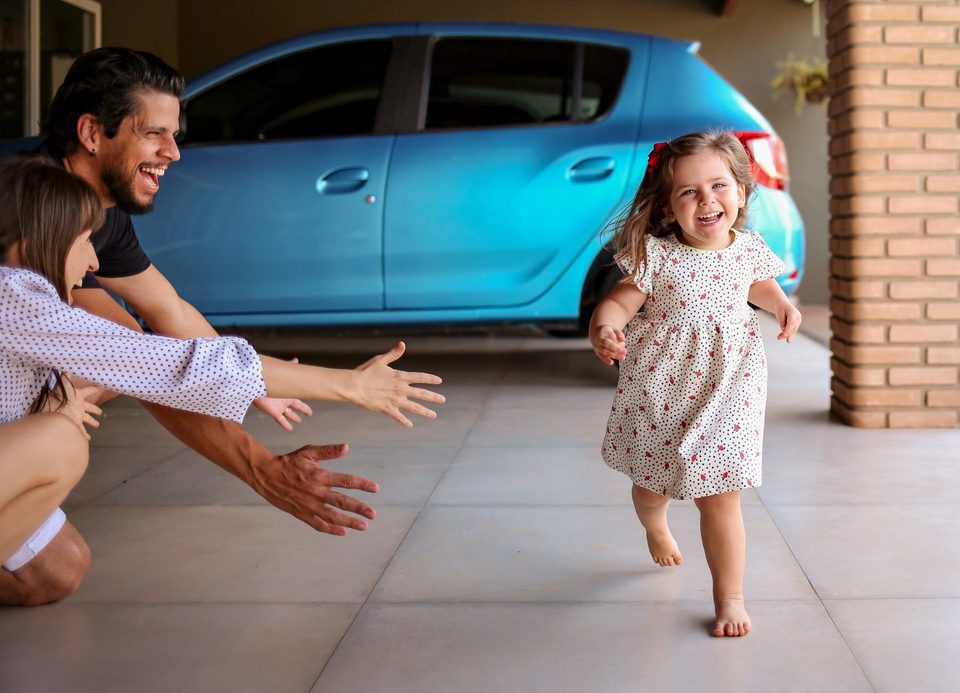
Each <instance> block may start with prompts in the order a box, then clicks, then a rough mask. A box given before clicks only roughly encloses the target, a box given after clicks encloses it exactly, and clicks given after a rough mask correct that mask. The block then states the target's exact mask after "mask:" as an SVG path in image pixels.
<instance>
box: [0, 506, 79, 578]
mask: <svg viewBox="0 0 960 693" xmlns="http://www.w3.org/2000/svg"><path fill="white" fill-rule="evenodd" d="M66 521H67V516H66V515H65V514H64V512H63V511H62V510H61V509H60V508H57V509H56V510H54V511H53V514H52V515H51V516H50V517H48V518H47V519H46V521H45V522H44V523H43V524H42V525H40V529H38V530H37V531H36V532H34V533H33V536H32V537H30V538H29V539H27V540H26V541H25V542H24V544H23V546H21V547H20V548H19V549H17V550H16V551H15V552H14V554H13V555H12V556H10V558H8V559H7V560H6V562H5V563H4V564H3V567H4V568H6V569H7V570H9V571H10V572H11V573H12V572H13V571H14V570H17V569H18V568H22V567H23V566H25V565H26V564H27V563H29V562H30V561H32V560H33V559H34V558H36V557H37V554H38V553H40V552H41V551H43V550H44V548H46V546H47V544H49V543H50V542H51V541H53V538H54V537H55V536H57V533H58V532H59V531H60V530H61V529H62V528H63V523H64V522H66Z"/></svg>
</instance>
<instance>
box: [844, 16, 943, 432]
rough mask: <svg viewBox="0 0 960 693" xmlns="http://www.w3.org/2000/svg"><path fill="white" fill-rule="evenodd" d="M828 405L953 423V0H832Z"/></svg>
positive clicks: (856, 415)
mask: <svg viewBox="0 0 960 693" xmlns="http://www.w3.org/2000/svg"><path fill="white" fill-rule="evenodd" d="M826 9H827V17H828V27H827V55H828V58H829V61H830V74H831V83H832V84H831V100H830V105H829V109H830V110H829V113H830V125H829V128H830V130H829V133H830V175H831V180H830V251H831V254H832V259H831V261H830V292H831V301H830V309H831V313H832V318H831V321H830V325H831V329H832V332H833V338H832V340H831V348H832V351H833V358H832V361H831V363H832V370H833V378H832V389H833V397H832V400H831V409H832V411H833V412H834V414H835V415H836V416H838V417H839V418H840V419H841V420H842V421H844V422H846V423H849V424H851V425H854V426H863V427H873V428H882V427H891V428H900V427H952V426H957V425H958V424H960V216H958V214H960V203H958V200H960V120H958V116H960V35H958V32H960V0H914V1H912V2H893V1H891V2H886V1H878V0H828V1H827V3H826Z"/></svg>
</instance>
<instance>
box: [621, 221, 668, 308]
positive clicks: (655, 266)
mask: <svg viewBox="0 0 960 693" xmlns="http://www.w3.org/2000/svg"><path fill="white" fill-rule="evenodd" d="M644 247H645V249H646V255H647V256H646V258H644V260H643V261H642V262H640V263H638V264H639V266H637V263H635V262H634V259H633V258H631V257H629V256H628V255H626V254H625V253H620V254H619V255H617V256H616V257H615V258H614V259H615V260H616V262H617V265H618V266H619V267H620V269H621V270H622V271H623V273H624V274H625V275H627V276H628V277H630V278H631V279H632V281H633V283H634V284H635V285H636V287H637V288H638V289H640V291H642V292H643V293H645V294H647V295H648V296H652V295H653V285H654V282H653V278H654V276H655V275H656V273H657V270H659V268H660V265H661V264H663V257H664V253H663V248H662V247H661V246H660V243H659V242H658V240H657V239H656V238H655V237H653V236H647V237H646V239H645V244H644Z"/></svg>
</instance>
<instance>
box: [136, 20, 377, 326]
mask: <svg viewBox="0 0 960 693" xmlns="http://www.w3.org/2000/svg"><path fill="white" fill-rule="evenodd" d="M391 52H392V41H391V40H390V39H377V40H364V41H349V42H345V43H336V44H332V45H324V46H319V47H314V48H310V49H308V50H299V51H297V52H294V53H292V54H287V55H282V56H280V57H277V58H275V59H272V60H267V61H265V62H260V63H258V64H257V65H255V66H254V67H252V68H250V69H246V70H241V71H239V73H238V74H234V75H232V76H230V77H228V78H226V79H223V80H221V81H219V82H218V83H216V84H215V85H214V86H211V87H209V88H207V89H204V90H203V91H201V92H200V93H197V94H194V95H191V96H190V97H189V98H188V99H187V100H186V102H185V116H186V117H185V120H186V140H185V142H184V144H183V145H182V147H181V160H180V161H179V162H177V163H175V164H173V165H172V166H171V167H170V170H169V172H168V173H167V175H166V176H165V177H164V178H163V182H162V189H161V192H160V194H159V196H158V199H157V208H156V211H155V212H154V213H152V214H148V215H146V216H144V217H142V218H140V219H138V220H137V226H138V229H139V233H140V236H141V239H142V242H143V244H144V245H145V247H146V248H147V251H148V253H149V255H150V257H151V259H152V260H153V262H154V263H155V264H156V265H157V266H158V267H159V268H160V269H161V271H163V272H164V273H165V274H167V276H168V277H169V278H170V280H171V282H172V283H173V285H174V286H176V287H177V289H178V291H180V293H181V294H182V295H183V296H184V297H185V298H187V299H188V300H189V301H191V302H192V303H193V304H194V305H196V306H197V308H198V309H199V310H201V311H202V312H204V313H206V314H207V315H208V316H210V317H211V319H212V320H213V321H214V322H222V321H218V320H217V319H216V316H217V315H234V316H237V315H243V314H247V315H252V314H266V313H269V314H274V315H277V314H296V313H309V312H319V311H340V310H343V311H357V310H380V309H382V308H383V275H382V248H383V238H382V210H381V207H380V200H381V198H382V197H383V192H384V187H385V181H386V173H387V166H388V163H389V156H390V149H391V147H392V144H393V136H392V135H390V134H380V135H378V134H374V130H375V122H376V114H377V109H378V105H379V103H380V95H381V92H382V88H383V83H384V79H385V75H386V72H387V67H388V64H389V62H390V59H391ZM237 320H238V321H239V322H251V321H248V320H244V319H243V318H238V319H237ZM291 320H292V321H295V318H292V319H291ZM271 321H272V322H276V318H274V319H272V320H271ZM252 322H256V321H255V320H254V321H252Z"/></svg>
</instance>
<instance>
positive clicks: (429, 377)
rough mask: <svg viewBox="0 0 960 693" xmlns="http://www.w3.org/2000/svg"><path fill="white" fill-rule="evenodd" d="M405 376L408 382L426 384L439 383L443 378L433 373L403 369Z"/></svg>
mask: <svg viewBox="0 0 960 693" xmlns="http://www.w3.org/2000/svg"><path fill="white" fill-rule="evenodd" d="M402 372H403V377H404V379H405V380H406V381H407V382H408V383H423V384H425V385H439V384H440V383H442V382H443V378H441V377H440V376H439V375H434V374H433V373H409V372H407V371H402Z"/></svg>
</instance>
